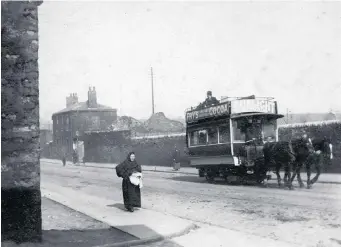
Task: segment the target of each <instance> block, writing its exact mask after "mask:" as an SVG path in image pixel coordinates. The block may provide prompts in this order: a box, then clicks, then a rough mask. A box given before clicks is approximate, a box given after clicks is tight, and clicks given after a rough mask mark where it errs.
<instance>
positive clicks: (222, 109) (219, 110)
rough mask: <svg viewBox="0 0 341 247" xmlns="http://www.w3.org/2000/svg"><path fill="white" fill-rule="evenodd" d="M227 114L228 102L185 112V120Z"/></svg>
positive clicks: (190, 120) (193, 120) (192, 120)
mask: <svg viewBox="0 0 341 247" xmlns="http://www.w3.org/2000/svg"><path fill="white" fill-rule="evenodd" d="M228 114H229V104H228V103H226V104H222V105H216V106H212V107H208V108H205V109H200V110H194V111H190V112H187V113H186V122H195V121H197V120H200V119H204V118H209V117H218V116H223V115H228Z"/></svg>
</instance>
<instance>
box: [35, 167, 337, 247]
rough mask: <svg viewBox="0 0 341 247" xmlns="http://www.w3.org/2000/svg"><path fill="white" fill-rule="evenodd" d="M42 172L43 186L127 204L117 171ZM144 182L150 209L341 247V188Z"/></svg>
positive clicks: (186, 179) (190, 179)
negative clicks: (65, 189) (71, 190)
mask: <svg viewBox="0 0 341 247" xmlns="http://www.w3.org/2000/svg"><path fill="white" fill-rule="evenodd" d="M41 172H42V183H44V181H49V182H51V183H55V184H59V185H60V186H66V187H71V188H73V189H74V190H81V191H82V192H84V193H87V194H90V195H91V194H96V195H97V196H101V197H103V198H107V199H112V200H116V201H122V192H121V180H120V179H119V178H117V176H116V174H115V171H114V170H112V169H102V168H95V167H80V166H66V167H62V166H61V164H59V163H58V164H52V163H47V162H44V161H42V162H41ZM322 176H323V175H322ZM144 177H145V179H144V188H143V191H142V203H143V207H144V208H148V209H151V210H155V211H159V212H166V213H169V214H172V215H176V216H178V217H182V218H186V219H190V220H192V221H195V222H197V223H199V224H201V223H203V224H209V225H211V226H219V227H222V228H225V229H230V230H236V231H239V232H243V233H248V234H252V235H257V236H263V237H267V238H272V239H275V240H278V241H282V242H287V243H293V244H299V245H301V246H319V247H321V246H340V243H341V237H340V232H341V185H339V184H315V185H314V187H313V189H311V190H308V189H299V188H297V189H296V190H294V191H290V190H285V189H282V188H277V186H276V184H275V181H274V182H273V183H271V184H269V187H268V188H261V187H257V186H240V185H238V186H236V185H229V184H225V183H224V182H221V183H218V184H208V183H206V181H205V180H204V179H202V178H199V177H197V176H196V175H181V174H174V173H157V172H145V173H144Z"/></svg>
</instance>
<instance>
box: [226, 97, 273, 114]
mask: <svg viewBox="0 0 341 247" xmlns="http://www.w3.org/2000/svg"><path fill="white" fill-rule="evenodd" d="M243 112H261V113H273V114H276V104H275V102H274V101H269V100H264V99H242V100H235V101H231V114H237V113H243Z"/></svg>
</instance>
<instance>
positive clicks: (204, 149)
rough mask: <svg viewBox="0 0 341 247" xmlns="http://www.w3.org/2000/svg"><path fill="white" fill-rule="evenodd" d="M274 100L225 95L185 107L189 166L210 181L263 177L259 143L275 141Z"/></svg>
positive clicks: (263, 170)
mask: <svg viewBox="0 0 341 247" xmlns="http://www.w3.org/2000/svg"><path fill="white" fill-rule="evenodd" d="M282 117H283V115H280V114H278V111H277V102H276V101H275V100H274V99H273V98H258V97H257V98H256V97H254V96H250V97H244V98H243V97H241V98H225V99H222V100H221V101H220V102H219V104H216V105H213V106H209V107H207V108H202V107H200V106H199V107H196V108H190V109H188V110H186V144H187V148H188V154H189V159H190V165H191V166H192V167H195V168H197V169H198V170H199V176H200V177H206V179H207V180H208V181H210V182H212V181H213V180H214V179H215V178H218V177H219V178H224V179H226V180H232V181H236V180H240V179H242V180H243V179H247V180H256V181H257V182H262V181H263V180H264V179H265V178H266V176H267V175H266V174H267V172H266V169H263V168H264V155H263V146H264V144H265V142H276V141H278V132H277V119H278V118H282Z"/></svg>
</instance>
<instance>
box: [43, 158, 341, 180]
mask: <svg viewBox="0 0 341 247" xmlns="http://www.w3.org/2000/svg"><path fill="white" fill-rule="evenodd" d="M41 160H42V161H44V162H51V163H58V164H60V163H61V161H59V160H55V159H41ZM67 165H72V166H74V164H73V163H72V162H67ZM116 165H117V164H108V163H94V162H89V163H85V165H84V164H83V163H80V166H83V167H97V168H105V169H114V168H115V167H116ZM142 169H143V171H150V172H166V173H177V174H184V175H198V174H199V173H198V170H197V169H195V168H192V167H182V168H180V170H178V171H174V170H173V168H171V167H167V166H146V165H143V166H142ZM280 174H281V177H282V179H283V177H284V172H281V173H280ZM314 176H315V174H314V173H312V175H311V177H312V178H313V177H314ZM302 179H303V181H304V182H306V179H304V176H303V178H302ZM272 180H277V177H276V175H275V174H274V173H273V174H272ZM317 183H334V184H341V176H340V174H331V173H322V174H321V175H320V177H319V180H318V181H317Z"/></svg>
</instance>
